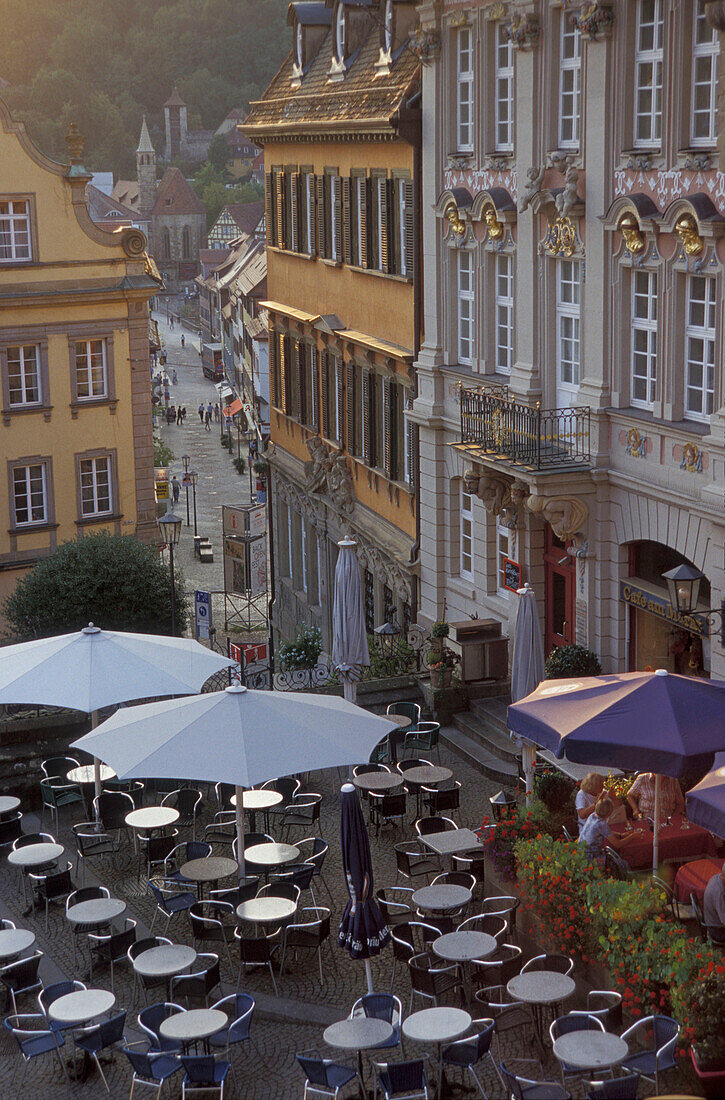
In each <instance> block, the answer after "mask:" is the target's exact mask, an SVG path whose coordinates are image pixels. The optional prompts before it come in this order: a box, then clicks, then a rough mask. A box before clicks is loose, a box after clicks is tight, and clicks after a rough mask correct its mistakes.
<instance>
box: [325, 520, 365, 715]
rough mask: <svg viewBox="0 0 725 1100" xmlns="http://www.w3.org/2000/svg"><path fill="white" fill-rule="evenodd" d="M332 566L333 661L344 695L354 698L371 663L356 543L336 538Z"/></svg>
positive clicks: (353, 700)
mask: <svg viewBox="0 0 725 1100" xmlns="http://www.w3.org/2000/svg"><path fill="white" fill-rule="evenodd" d="M337 545H338V547H339V553H338V555H337V565H336V566H335V597H334V602H333V605H332V662H333V664H334V665H335V667H336V668H337V670H338V671H339V673H340V677H341V679H342V690H343V693H344V697H345V698H346V699H349V700H350V702H355V699H356V697H357V682H358V680H359V679H360V678H361V676H362V670H363V668H364V666H366V665H369V664H370V653H369V652H368V635H367V627H366V624H365V601H364V594H363V585H362V578H361V576H360V565H359V563H358V560H357V555H356V553H355V550H356V548H357V543H356V542H355V540H354V539H352V538H350V536H349V535H348V536H347V538H344V539H342V540H341V541H340V542H338V544H337Z"/></svg>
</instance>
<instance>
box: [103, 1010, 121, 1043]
mask: <svg viewBox="0 0 725 1100" xmlns="http://www.w3.org/2000/svg"><path fill="white" fill-rule="evenodd" d="M125 1027H126V1010H125V1009H124V1010H123V1012H117V1013H116V1015H115V1016H111V1018H110V1020H104V1021H103V1023H101V1024H99V1025H98V1035H99V1038H100V1041H101V1048H102V1049H104V1048H105V1047H110V1046H113V1044H114V1043H120V1041H121V1039H123V1032H124V1028H125Z"/></svg>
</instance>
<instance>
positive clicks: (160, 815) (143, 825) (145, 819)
mask: <svg viewBox="0 0 725 1100" xmlns="http://www.w3.org/2000/svg"><path fill="white" fill-rule="evenodd" d="M178 820H179V811H178V810H174V809H172V808H171V806H143V807H142V808H141V809H140V810H131V812H130V813H128V814H126V817H125V821H126V824H127V825H130V826H131V828H132V829H141V830H143V831H144V832H153V831H154V829H165V828H166V826H167V825H173V823H174V822H175V821H178Z"/></svg>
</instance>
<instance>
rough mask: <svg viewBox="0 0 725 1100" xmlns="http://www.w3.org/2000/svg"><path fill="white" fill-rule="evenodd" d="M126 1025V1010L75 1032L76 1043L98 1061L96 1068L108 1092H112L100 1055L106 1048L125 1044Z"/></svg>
mask: <svg viewBox="0 0 725 1100" xmlns="http://www.w3.org/2000/svg"><path fill="white" fill-rule="evenodd" d="M125 1026H126V1012H125V1010H124V1011H123V1012H118V1013H117V1014H116V1015H115V1016H111V1018H110V1020H104V1021H103V1023H101V1024H95V1025H94V1026H93V1027H89V1028H86V1029H85V1030H84V1031H76V1032H75V1034H74V1041H75V1045H76V1046H77V1047H79V1048H80V1050H82V1051H83V1052H84V1054H88V1055H90V1056H91V1058H92V1059H93V1061H94V1062H95V1063H96V1069H97V1070H98V1072H99V1073H100V1075H101V1078H102V1080H103V1084H104V1085H105V1086H106V1092H110V1091H111V1090H110V1088H109V1087H108V1081H107V1080H106V1075H105V1073H104V1072H103V1068H102V1066H101V1062H100V1060H99V1057H98V1055H99V1054H100V1053H101V1052H102V1051H104V1050H113V1049H114V1048H120V1047H121V1046H123V1043H124V1037H123V1031H124V1028H125Z"/></svg>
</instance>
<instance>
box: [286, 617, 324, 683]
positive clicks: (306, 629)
mask: <svg viewBox="0 0 725 1100" xmlns="http://www.w3.org/2000/svg"><path fill="white" fill-rule="evenodd" d="M277 652H278V654H279V659H280V661H281V663H282V668H283V669H284V670H285V671H286V672H293V671H294V670H295V669H308V668H314V667H315V665H316V664H317V662H318V660H319V657H320V653H321V652H322V635H321V634H320V631H319V630H318V628H317V627H316V626H300V627H298V629H297V634H296V635H295V640H294V641H293V642H286V643H284V644H282V645H281V646H279V648H278V650H277Z"/></svg>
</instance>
